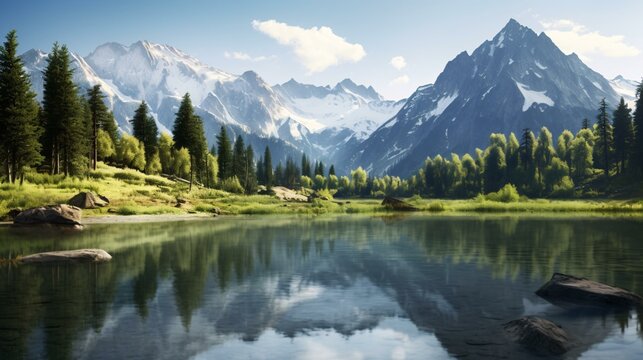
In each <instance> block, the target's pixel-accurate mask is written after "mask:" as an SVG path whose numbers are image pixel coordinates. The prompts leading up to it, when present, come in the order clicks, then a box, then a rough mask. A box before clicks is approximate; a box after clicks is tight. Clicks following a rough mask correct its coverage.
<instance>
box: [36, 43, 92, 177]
mask: <svg viewBox="0 0 643 360" xmlns="http://www.w3.org/2000/svg"><path fill="white" fill-rule="evenodd" d="M43 80H44V87H43V118H44V121H45V132H44V136H43V142H44V145H45V146H44V147H45V149H44V151H45V156H46V158H47V160H49V162H50V164H51V172H52V173H53V174H60V173H64V174H65V175H70V174H78V173H80V172H81V171H82V164H86V161H85V160H83V159H84V158H85V154H86V152H85V151H84V149H85V148H86V145H87V141H86V139H87V136H86V135H87V129H86V127H85V126H84V125H83V111H82V108H81V105H80V103H79V99H80V98H79V96H78V92H77V88H76V85H75V84H74V81H73V71H72V69H71V60H70V55H69V50H67V47H66V46H64V45H63V46H59V45H58V44H57V43H56V44H54V47H53V49H52V51H51V53H50V54H49V59H48V63H47V68H46V69H45V72H44V76H43Z"/></svg>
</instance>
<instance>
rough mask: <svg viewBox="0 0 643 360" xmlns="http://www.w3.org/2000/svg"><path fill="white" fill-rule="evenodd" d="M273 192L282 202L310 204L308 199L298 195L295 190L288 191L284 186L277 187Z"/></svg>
mask: <svg viewBox="0 0 643 360" xmlns="http://www.w3.org/2000/svg"><path fill="white" fill-rule="evenodd" d="M272 192H273V193H274V194H275V196H276V197H277V198H279V200H281V201H295V202H308V197H307V196H304V195H301V194H298V193H297V192H295V191H294V190H291V189H288V188H286V187H283V186H275V187H273V188H272Z"/></svg>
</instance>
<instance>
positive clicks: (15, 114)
mask: <svg viewBox="0 0 643 360" xmlns="http://www.w3.org/2000/svg"><path fill="white" fill-rule="evenodd" d="M17 49H18V40H17V36H16V31H15V30H12V31H10V32H9V33H8V34H7V36H6V41H5V43H4V44H3V47H1V48H0V151H1V152H0V159H3V160H4V169H5V170H4V171H5V175H6V176H7V180H8V181H9V182H13V183H15V182H16V180H17V179H20V183H22V181H23V174H24V169H25V168H26V167H30V166H34V165H36V164H38V163H39V162H40V161H42V157H41V155H40V149H41V145H40V143H39V141H38V138H39V136H40V132H41V128H40V125H39V119H38V112H39V108H38V103H37V102H36V95H35V94H34V93H33V92H32V91H31V82H30V81H29V76H28V75H27V74H26V73H25V71H24V69H23V64H22V61H21V60H20V58H19V57H18V55H17Z"/></svg>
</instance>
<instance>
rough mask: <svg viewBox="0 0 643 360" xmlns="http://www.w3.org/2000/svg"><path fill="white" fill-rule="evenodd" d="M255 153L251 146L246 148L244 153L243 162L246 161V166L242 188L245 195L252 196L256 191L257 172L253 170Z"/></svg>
mask: <svg viewBox="0 0 643 360" xmlns="http://www.w3.org/2000/svg"><path fill="white" fill-rule="evenodd" d="M254 157H255V153H254V150H253V149H252V146H250V145H248V146H247V147H246V153H245V160H246V164H245V165H246V166H245V180H246V181H245V184H244V188H245V189H246V193H248V194H252V193H254V192H256V190H257V175H256V174H257V172H256V169H255V162H254V161H255V159H254Z"/></svg>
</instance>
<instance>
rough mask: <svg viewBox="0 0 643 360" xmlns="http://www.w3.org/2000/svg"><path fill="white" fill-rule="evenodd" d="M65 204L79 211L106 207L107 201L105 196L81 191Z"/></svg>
mask: <svg viewBox="0 0 643 360" xmlns="http://www.w3.org/2000/svg"><path fill="white" fill-rule="evenodd" d="M67 204H69V205H72V206H75V207H78V208H81V209H96V208H99V207H103V206H107V205H108V204H109V200H108V199H107V198H106V197H105V196H102V195H98V194H95V193H93V192H84V191H82V192H79V193H78V194H76V195H74V197H72V198H71V199H69V201H67Z"/></svg>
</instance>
